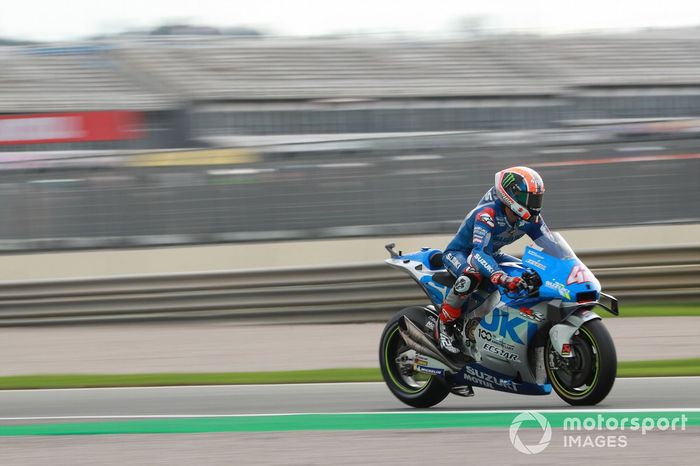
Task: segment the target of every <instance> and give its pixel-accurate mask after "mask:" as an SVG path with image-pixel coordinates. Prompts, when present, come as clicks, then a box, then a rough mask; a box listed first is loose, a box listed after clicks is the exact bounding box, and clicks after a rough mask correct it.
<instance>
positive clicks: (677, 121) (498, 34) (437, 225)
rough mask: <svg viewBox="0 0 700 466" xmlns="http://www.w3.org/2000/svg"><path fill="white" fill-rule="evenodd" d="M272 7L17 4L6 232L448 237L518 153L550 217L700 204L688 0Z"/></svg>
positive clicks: (592, 218)
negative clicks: (438, 7) (34, 17)
mask: <svg viewBox="0 0 700 466" xmlns="http://www.w3.org/2000/svg"><path fill="white" fill-rule="evenodd" d="M154 3H158V2H154ZM209 3H211V2H209ZM263 3H264V4H265V5H266V7H267V10H261V11H258V16H255V15H254V14H255V12H256V11H257V10H256V8H257V7H256V8H254V9H253V12H252V13H249V18H248V20H249V24H241V23H239V22H237V21H240V20H237V18H238V17H242V18H243V19H244V20H245V19H246V16H245V15H238V16H236V14H234V13H236V12H239V11H240V10H241V8H240V6H235V5H233V6H231V7H230V10H231V11H230V13H231V14H230V17H226V16H225V15H224V14H223V13H224V12H226V9H225V8H224V9H222V8H218V9H217V10H216V12H211V11H210V12H209V13H208V14H209V16H206V15H204V14H203V13H202V14H199V13H193V12H188V11H184V12H181V14H182V15H183V16H184V18H180V19H178V20H172V21H171V20H169V19H168V18H169V17H172V16H173V15H175V14H178V10H177V8H174V10H168V9H165V8H163V9H162V10H160V11H158V10H157V9H156V8H155V7H154V6H149V7H144V10H143V12H142V13H143V17H141V18H140V19H133V18H132V21H134V22H132V23H130V22H129V18H130V17H131V16H129V15H132V13H130V12H128V11H127V12H124V11H122V12H121V13H116V12H114V11H112V10H114V8H115V6H114V5H112V6H109V7H107V10H106V12H103V13H102V17H100V15H99V12H97V11H95V8H94V7H92V8H89V7H87V6H85V5H83V4H82V3H81V2H79V1H76V2H69V3H68V5H69V7H72V8H68V11H67V12H66V11H64V10H65V9H63V10H61V9H57V8H56V7H52V6H47V8H48V10H49V11H47V12H46V14H47V17H48V16H51V15H52V14H55V15H59V13H60V15H63V16H60V17H57V18H56V21H55V23H56V24H49V23H46V24H34V25H33V27H32V28H29V27H28V26H27V25H26V24H24V26H25V29H21V28H20V27H19V26H18V23H17V22H14V21H13V16H12V15H13V14H17V12H16V11H13V12H8V14H7V15H4V20H3V21H2V22H0V37H5V38H4V39H2V40H0V44H2V46H0V70H2V71H1V72H0V198H1V199H2V202H0V218H2V219H3V221H2V222H0V248H2V249H3V250H7V251H11V250H44V249H53V250H55V249H59V250H62V249H70V248H95V247H120V246H140V245H166V244H181V243H188V244H198V243H211V242H242V241H254V240H268V239H274V240H279V239H308V238H333V237H347V236H377V235H398V234H426V233H444V234H449V233H452V232H454V231H455V230H456V228H457V226H458V224H459V222H460V221H461V219H462V218H463V216H464V214H465V213H466V212H468V211H469V210H470V209H471V208H472V207H473V204H474V203H475V202H476V201H477V200H478V199H479V198H480V196H481V195H482V194H483V192H485V191H486V190H487V189H488V188H489V187H490V186H491V185H492V183H493V179H492V177H493V173H494V172H495V171H497V170H499V169H501V168H503V167H507V166H511V165H528V166H531V167H533V168H535V169H536V170H538V171H539V172H540V173H541V174H542V175H543V178H544V179H545V181H546V183H547V191H548V193H547V197H546V199H545V206H544V208H545V210H544V213H545V218H546V219H547V221H548V223H549V224H550V225H551V226H552V227H553V228H556V229H561V228H578V227H600V226H617V225H637V224H649V223H660V224H669V223H689V222H697V221H698V219H700V202H698V201H697V199H698V197H699V196H700V183H698V182H697V176H698V175H700V160H698V157H700V156H699V155H698V154H699V152H698V149H697V146H698V143H699V142H700V65H698V63H700V61H699V60H700V27H697V26H688V25H686V24H684V22H686V21H689V20H690V19H688V18H685V17H683V13H684V10H683V8H680V7H679V8H678V9H677V11H676V13H677V14H678V16H679V18H676V17H673V18H671V17H669V18H665V17H661V18H660V19H657V18H655V17H653V16H648V18H647V19H645V18H646V17H645V18H641V19H639V20H638V21H637V22H636V23H635V22H634V21H631V20H630V19H629V15H625V14H623V13H624V12H622V13H621V12H619V11H617V10H614V11H613V10H609V11H607V13H606V15H604V18H605V20H603V17H602V16H595V15H591V14H590V11H591V10H592V11H597V10H595V8H593V9H591V8H589V9H588V10H586V11H589V14H588V16H585V15H583V16H581V17H580V18H579V23H576V22H575V21H574V20H573V19H572V17H573V16H576V15H572V14H571V13H568V14H567V13H566V12H562V11H560V10H561V8H560V7H557V8H555V9H554V10H552V11H549V12H544V11H540V10H538V11H537V12H535V13H537V15H536V16H532V14H533V13H532V12H531V11H529V10H528V11H529V13H528V14H530V15H531V16H532V17H530V16H525V17H521V18H520V19H518V18H517V16H516V15H517V13H518V12H521V10H522V6H512V8H511V9H506V8H505V6H503V5H502V4H503V3H504V2H496V4H498V5H501V7H502V8H500V10H499V9H497V10H494V11H482V10H483V8H482V10H473V8H472V10H470V9H469V7H468V6H459V4H458V3H456V4H455V3H454V2H448V3H449V5H446V6H448V7H450V8H453V10H454V11H449V9H448V8H446V11H445V12H443V14H442V16H440V15H437V14H436V13H432V14H428V13H425V12H426V10H429V9H427V8H426V7H424V6H422V7H421V6H416V5H415V4H413V3H411V2H409V3H408V4H407V5H406V6H405V7H404V8H401V9H396V8H392V7H391V6H390V5H385V4H382V5H380V6H376V7H372V6H371V4H369V3H367V2H360V3H359V4H358V5H357V7H356V8H355V9H354V10H353V11H354V13H348V14H350V18H355V17H357V16H359V15H361V14H362V13H363V12H364V13H365V15H364V16H362V17H363V18H365V19H367V22H366V24H365V23H362V22H361V19H358V18H355V19H357V20H358V21H360V22H358V23H357V24H356V25H355V26H351V25H349V24H348V22H347V21H345V22H343V21H342V17H340V16H339V15H341V13H334V14H333V15H331V16H329V17H328V21H327V23H323V22H321V21H320V20H319V19H318V18H319V17H321V16H322V15H319V14H318V13H319V9H320V11H321V13H324V12H325V13H328V11H327V7H324V6H323V5H322V2H321V3H319V2H287V3H288V4H285V2H263ZM505 3H507V2H505ZM623 3H624V2H623ZM543 5H545V6H546V5H548V2H542V5H540V7H542V8H544V7H543ZM206 6H208V4H207V2H205V4H204V5H202V9H201V10H203V11H205V10H207V9H206ZM18 8H20V7H18ZM80 8H83V10H80ZM180 8H182V7H180ZM484 8H485V7H484ZM553 8H554V7H553ZM152 10H155V11H152ZM377 11H378V12H379V13H382V14H383V16H377V15H376V14H374V13H376V12H377ZM602 11H604V10H602ZM73 13H74V15H72V14H73ZM214 13H218V16H216V15H214ZM421 13H425V15H426V16H425V19H424V22H421V21H420V16H421ZM108 14H113V15H114V16H113V17H112V20H111V22H108V23H105V21H107V20H106V19H105V18H104V16H105V15H108ZM523 14H525V13H523ZM188 15H189V16H188ZM251 15H252V16H251ZM311 17H313V18H316V21H315V22H314V21H311V20H310V19H309V18H311ZM305 18H306V19H305ZM381 18H384V22H382V20H381ZM528 18H529V21H530V22H528V23H526V21H528ZM557 18H559V20H557ZM561 18H568V19H567V21H568V22H566V21H563V20H561ZM616 18H617V19H619V21H618V22H615V19H616ZM649 18H651V19H649ZM674 18H676V19H674ZM207 19H208V20H209V21H210V23H205V21H207ZM91 21H92V22H91ZM149 21H150V23H149ZM305 21H306V22H305ZM334 21H335V22H334ZM645 21H646V22H645ZM654 21H656V22H654ZM674 21H675V22H674ZM25 22H26V21H25ZM650 22H651V24H652V25H655V24H657V23H658V26H657V27H648V26H649V23H650ZM71 25H73V26H72V27H71ZM596 25H598V27H606V26H607V28H606V29H595V27H594V26H596ZM670 26H673V27H670ZM363 28H364V29H363ZM402 28H403V29H402ZM76 31H80V32H76ZM105 31H107V32H105ZM334 31H335V32H334ZM12 34H14V35H12ZM47 38H48V39H47Z"/></svg>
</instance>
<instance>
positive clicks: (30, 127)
mask: <svg viewBox="0 0 700 466" xmlns="http://www.w3.org/2000/svg"><path fill="white" fill-rule="evenodd" d="M144 136H145V134H144V128H143V116H142V115H141V113H139V112H132V111H121V110H114V111H102V112H79V113H41V114H30V115H4V116H2V115H0V145H9V144H45V143H56V142H88V141H117V140H122V139H140V138H143V137H144Z"/></svg>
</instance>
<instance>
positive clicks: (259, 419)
mask: <svg viewBox="0 0 700 466" xmlns="http://www.w3.org/2000/svg"><path fill="white" fill-rule="evenodd" d="M540 413H541V414H543V415H544V416H545V417H546V418H547V419H548V420H549V422H550V423H551V425H552V427H563V426H564V420H565V419H566V418H572V417H576V418H586V417H591V418H596V419H597V416H598V414H600V415H601V416H604V419H610V418H615V419H617V420H618V422H621V420H622V419H623V418H628V419H629V418H632V417H636V418H639V419H640V422H641V420H643V419H649V420H650V421H648V422H652V421H656V420H658V419H659V418H661V417H664V418H668V419H672V418H678V419H679V421H678V423H677V427H678V428H680V426H681V419H682V418H683V417H685V426H686V427H691V426H700V412H697V411H690V412H685V411H654V412H640V411H624V412H605V411H596V412H580V411H569V412H547V411H540ZM517 414H518V413H517V412H475V413H469V412H444V413H430V412H424V411H416V412H406V413H357V414H352V413H349V414H348V413H344V414H292V415H271V416H260V415H251V416H240V417H218V418H207V417H203V418H172V419H139V420H128V421H107V422H77V423H55V424H54V423H52V424H23V425H5V426H0V436H25V435H101V434H175V433H178V434H185V433H201V432H282V431H300V430H389V429H391V430H397V429H399V430H401V429H454V428H483V427H497V428H505V427H510V424H511V422H512V421H513V419H514V418H515V416H516V415H517ZM522 427H525V428H527V427H536V425H534V424H533V425H527V424H523V425H522Z"/></svg>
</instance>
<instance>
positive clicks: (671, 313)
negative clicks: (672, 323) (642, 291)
mask: <svg viewBox="0 0 700 466" xmlns="http://www.w3.org/2000/svg"><path fill="white" fill-rule="evenodd" d="M596 312H597V313H598V315H600V316H601V317H603V318H605V319H608V318H610V319H618V318H623V317H679V316H686V317H687V316H690V317H693V316H695V317H697V316H700V303H679V304H665V305H658V304H636V305H630V306H627V305H624V304H623V305H622V306H621V307H620V315H619V316H617V317H616V316H614V315H612V314H610V313H609V312H607V311H605V310H604V309H600V308H598V309H597V310H596Z"/></svg>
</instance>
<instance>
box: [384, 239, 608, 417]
mask: <svg viewBox="0 0 700 466" xmlns="http://www.w3.org/2000/svg"><path fill="white" fill-rule="evenodd" d="M385 247H386V249H387V251H389V254H390V255H391V257H390V258H389V259H387V260H386V261H385V262H386V263H387V264H389V265H390V266H392V267H394V268H397V269H400V270H402V271H403V272H406V273H408V275H410V276H411V278H413V279H414V280H415V281H416V283H417V284H418V285H419V286H420V287H421V289H422V290H423V291H424V292H425V294H426V295H427V296H428V298H429V299H430V301H431V304H428V305H425V306H412V307H407V308H405V309H403V310H401V311H399V312H398V313H397V314H396V315H395V316H394V317H393V318H392V319H391V320H390V321H389V322H388V323H387V324H386V327H385V328H384V332H383V333H382V337H381V342H380V347H379V362H380V368H381V372H382V376H383V378H384V381H385V382H386V384H387V386H388V387H389V389H390V390H391V392H392V393H393V394H394V395H395V396H396V397H397V398H398V399H399V400H401V401H402V402H403V403H405V404H407V405H410V406H414V407H417V408H427V407H430V406H434V405H436V404H438V403H440V402H441V401H442V400H443V399H445V397H447V396H448V395H449V394H450V393H453V394H456V395H459V396H472V395H473V394H474V391H473V387H481V388H487V389H490V390H498V391H502V392H507V393H515V394H521V395H547V394H549V393H551V391H552V389H554V391H555V392H556V393H557V395H559V397H561V398H562V399H563V400H564V401H566V402H567V403H569V404H571V405H594V404H596V403H599V402H600V401H602V400H603V399H604V398H605V397H606V396H607V394H608V393H609V392H610V389H611V388H612V386H613V383H614V382H615V376H616V373H617V355H616V352H615V345H614V344H613V341H612V338H611V337H610V334H609V333H608V331H607V329H606V328H605V326H604V325H603V322H602V320H601V318H600V316H599V315H598V314H596V313H595V312H594V311H593V309H594V308H598V307H600V308H603V309H605V310H606V311H608V312H610V313H612V314H614V315H618V313H619V311H618V302H617V300H616V299H615V298H614V297H613V296H610V295H607V294H605V293H602V292H601V286H600V283H599V282H598V280H597V279H596V278H595V276H594V275H593V274H592V273H591V271H590V270H589V269H588V268H587V267H586V266H585V265H584V264H583V262H581V260H580V259H579V258H578V257H576V254H574V252H573V250H572V249H571V247H570V246H569V245H568V244H567V242H566V241H565V240H564V238H563V237H562V236H561V235H560V234H559V233H549V234H547V235H543V236H542V237H540V238H539V239H537V240H536V241H535V243H534V244H532V245H530V246H527V247H526V248H525V253H524V255H523V258H522V260H521V261H520V262H512V263H502V264H500V266H501V268H502V269H503V270H504V271H505V272H506V273H507V274H508V275H511V276H519V277H521V278H522V279H523V280H524V281H525V283H526V285H527V287H526V289H524V290H522V291H520V292H516V293H509V292H507V291H506V290H504V289H501V288H499V290H498V291H495V292H491V293H489V292H488V291H487V290H486V289H481V288H477V290H475V291H474V292H473V293H472V294H471V295H470V298H469V299H468V300H467V302H466V303H465V305H464V308H463V309H462V311H463V312H462V317H460V318H459V319H458V320H457V322H456V325H455V330H456V332H455V334H456V335H457V338H458V342H459V346H461V347H462V348H464V349H465V350H464V354H462V355H461V356H460V357H458V358H454V357H453V356H447V355H445V354H443V352H442V351H441V350H440V349H439V345H437V344H436V342H435V340H434V337H433V335H434V331H435V326H436V325H437V322H438V311H439V309H440V306H441V304H442V302H443V300H444V298H445V296H446V294H447V293H448V292H449V291H450V290H451V288H452V285H453V284H454V282H455V278H454V277H453V276H452V275H451V274H450V273H448V272H447V271H446V270H445V268H444V265H443V262H442V251H440V250H438V249H431V248H422V249H421V250H420V251H417V252H413V253H409V254H403V253H401V252H400V251H399V252H396V250H395V249H394V248H395V245H394V244H388V245H386V246H385ZM479 310H482V311H480V312H482V313H483V317H476V318H475V317H474V316H475V315H477V314H479V312H478V311H479ZM471 311H474V312H472V313H471V315H469V313H470V312H471ZM470 345H471V346H470ZM466 348H472V351H467V350H466ZM474 350H475V351H474Z"/></svg>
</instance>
